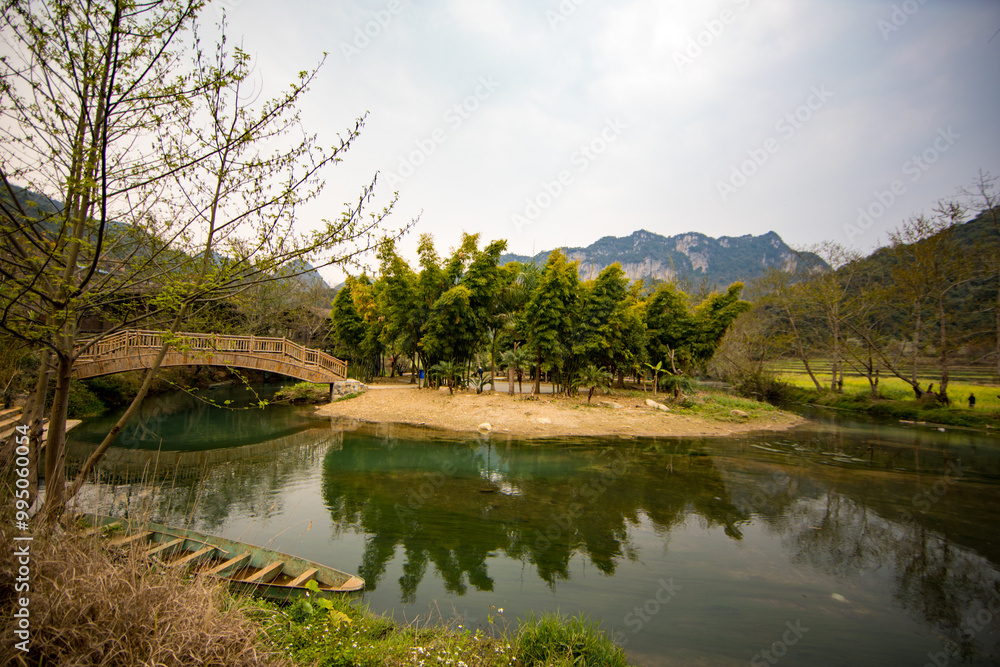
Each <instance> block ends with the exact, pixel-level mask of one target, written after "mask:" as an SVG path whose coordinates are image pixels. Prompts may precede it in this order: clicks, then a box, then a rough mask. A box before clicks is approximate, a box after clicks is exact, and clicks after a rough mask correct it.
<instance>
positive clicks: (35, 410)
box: [11, 348, 52, 507]
mask: <svg viewBox="0 0 1000 667" xmlns="http://www.w3.org/2000/svg"><path fill="white" fill-rule="evenodd" d="M51 361H52V352H51V350H49V349H48V348H46V349H44V350H42V359H41V364H39V366H38V378H37V379H36V380H35V388H34V389H33V390H32V393H31V394H30V395H29V396H28V402H27V403H26V404H25V406H24V412H23V413H22V414H21V419H22V421H23V422H24V423H25V424H26V425H27V426H28V450H29V451H28V458H29V460H30V463H29V464H28V507H32V506H33V505H34V504H35V501H37V500H38V469H39V465H38V464H39V463H40V456H39V455H40V453H41V451H40V450H41V445H42V414H43V413H44V412H45V394H46V393H48V392H47V389H48V387H49V375H50V374H51V373H52V366H51ZM11 460H13V458H11Z"/></svg>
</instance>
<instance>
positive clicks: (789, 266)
mask: <svg viewBox="0 0 1000 667" xmlns="http://www.w3.org/2000/svg"><path fill="white" fill-rule="evenodd" d="M562 250H563V252H564V253H565V254H566V256H567V257H569V259H570V260H571V261H576V262H579V271H580V276H581V277H582V278H584V279H589V278H592V277H595V276H596V275H597V274H598V273H600V272H601V271H602V270H604V269H605V268H606V267H608V266H610V265H611V264H614V263H616V262H617V263H618V264H621V266H622V269H623V270H624V271H625V274H626V275H627V276H628V277H629V279H630V280H639V279H641V278H653V279H656V280H696V281H699V282H701V281H707V282H709V283H712V284H715V285H716V286H724V285H729V284H731V283H733V282H736V281H738V280H742V281H744V282H746V281H749V280H753V279H754V278H757V277H758V276H760V275H762V274H763V273H764V271H765V270H766V269H768V268H771V267H777V268H779V269H782V270H784V271H793V270H794V269H795V268H796V266H797V265H798V262H799V256H798V254H797V253H796V252H795V251H794V250H792V249H791V248H790V247H788V245H787V244H785V242H784V241H783V240H782V238H781V237H780V236H779V235H778V234H777V233H775V232H773V231H772V232H768V233H766V234H762V235H760V236H753V235H751V234H745V235H743V236H723V237H721V238H713V237H711V236H706V235H705V234H702V233H700V232H695V231H691V232H687V233H684V234H676V235H674V236H669V237H668V236H662V235H660V234H656V233H655V232H651V231H649V230H646V229H639V230H636V231H634V232H632V233H631V234H630V235H628V236H625V237H620V238H619V237H615V236H605V237H603V238H601V239H598V240H597V241H595V242H594V243H592V244H591V245H589V246H587V247H586V248H562ZM550 252H551V251H545V252H540V253H538V254H537V255H535V256H534V257H527V256H524V255H504V256H502V257H501V258H500V259H501V261H502V262H510V261H520V262H535V263H537V264H540V265H544V264H545V262H546V261H547V260H548V256H549V254H550ZM810 261H811V262H812V261H819V258H816V257H811V258H810Z"/></svg>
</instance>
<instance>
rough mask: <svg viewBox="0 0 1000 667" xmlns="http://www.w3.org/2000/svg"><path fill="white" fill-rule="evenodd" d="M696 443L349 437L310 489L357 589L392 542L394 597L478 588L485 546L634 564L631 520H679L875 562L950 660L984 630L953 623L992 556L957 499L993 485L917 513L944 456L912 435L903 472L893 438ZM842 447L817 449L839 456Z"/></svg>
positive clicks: (808, 562) (539, 565) (484, 582)
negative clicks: (352, 549)
mask: <svg viewBox="0 0 1000 667" xmlns="http://www.w3.org/2000/svg"><path fill="white" fill-rule="evenodd" d="M710 444H713V443H709V442H708V441H698V440H686V441H681V440H661V441H656V440H617V441H613V442H610V443H609V442H607V441H605V442H604V444H603V445H602V444H599V443H598V442H597V441H591V442H590V443H589V444H580V443H579V441H576V442H569V441H562V442H549V443H544V444H540V445H539V444H524V443H516V442H506V443H505V442H503V441H499V442H498V441H497V439H496V438H494V439H492V440H491V439H489V438H485V437H479V438H474V439H469V440H453V441H449V440H447V439H444V438H438V439H431V440H429V441H428V440H416V439H408V438H406V437H400V435H399V433H394V434H393V435H392V436H387V435H385V434H384V433H383V436H382V437H371V436H369V435H365V434H360V433H359V434H348V435H347V436H346V437H345V443H344V447H343V448H342V449H338V450H331V451H330V452H329V453H328V454H327V455H326V457H325V460H324V468H325V470H324V475H323V497H324V500H325V502H326V504H327V506H328V508H329V510H330V513H331V516H332V519H333V521H334V523H335V524H339V525H350V526H353V527H355V528H357V529H360V530H362V531H364V532H365V533H366V534H367V536H368V538H367V541H366V545H365V551H364V556H363V560H362V563H361V566H360V574H361V576H363V577H365V579H366V581H367V582H368V586H369V588H370V589H375V588H376V587H378V586H379V585H380V584H382V583H384V582H382V579H383V577H384V574H385V572H386V570H387V567H388V564H389V562H390V561H392V560H393V559H394V558H395V557H396V556H397V551H401V552H402V559H403V561H404V562H403V565H402V571H403V575H402V576H401V577H400V579H399V586H400V593H401V598H402V601H403V602H404V603H405V602H410V601H412V600H414V598H415V594H416V590H417V587H418V585H419V584H420V582H421V580H422V579H423V578H424V577H425V576H426V574H427V572H428V565H429V564H430V565H433V567H434V569H435V570H436V571H437V573H438V574H439V576H440V577H441V579H442V580H443V582H444V585H445V588H446V590H447V591H449V592H450V593H452V594H455V595H463V594H464V593H465V592H466V589H467V587H470V586H471V587H472V588H474V589H476V590H479V591H491V590H493V586H494V582H493V580H492V579H491V577H490V575H489V570H488V562H489V559H490V558H491V557H494V556H497V555H499V554H503V555H505V556H507V557H509V558H513V559H518V560H520V561H521V562H522V563H525V564H530V565H533V566H534V568H535V570H536V572H537V574H538V576H539V577H540V578H541V579H542V580H543V581H544V582H545V583H546V584H547V585H548V586H550V587H555V586H556V583H557V582H558V581H559V580H565V579H568V578H569V577H570V570H569V564H570V562H571V559H572V558H573V557H574V555H576V554H582V555H584V556H585V557H586V559H587V560H588V561H589V562H590V563H591V564H593V565H594V566H595V567H596V568H597V569H598V570H599V571H601V572H602V573H605V574H608V575H612V574H614V572H615V568H616V565H617V564H618V563H619V562H621V561H622V560H623V559H628V560H635V559H636V558H637V557H638V554H637V550H636V547H635V546H634V544H633V540H632V535H633V532H634V530H635V529H636V528H638V527H639V526H640V525H641V524H644V523H645V524H647V525H648V526H649V527H650V528H651V529H652V530H654V531H656V533H658V534H659V535H661V536H662V537H663V540H664V542H668V541H669V537H670V533H671V530H672V529H674V528H675V527H677V526H679V525H680V524H682V523H684V522H689V521H692V520H695V521H697V522H699V523H700V524H701V525H702V526H703V527H705V528H711V527H715V526H719V527H721V528H722V529H723V530H724V532H725V534H726V535H727V536H728V537H729V538H730V539H731V540H734V541H738V540H741V539H742V530H743V528H744V527H745V526H746V525H748V524H750V523H751V522H760V523H761V524H763V525H765V526H767V527H768V528H767V529H768V530H769V531H772V532H773V533H775V534H776V535H777V536H778V537H779V538H780V540H781V543H782V545H783V548H784V549H785V550H786V551H787V552H788V553H789V554H790V557H791V559H792V562H793V563H796V564H799V565H804V566H808V567H810V568H813V569H815V570H817V571H819V572H822V573H825V574H829V575H832V576H834V577H840V578H848V579H853V580H859V579H861V578H863V577H865V576H866V574H868V573H872V572H877V571H881V570H884V569H888V570H889V571H890V572H891V576H890V577H889V580H890V581H891V582H892V587H893V590H892V591H891V592H890V594H891V596H892V598H893V599H894V600H895V601H896V602H897V603H898V604H899V605H901V606H902V607H903V608H905V609H907V610H908V611H909V613H910V614H911V615H912V616H913V617H915V618H917V619H920V620H921V621H922V622H924V623H926V624H929V625H930V626H932V627H933V628H934V629H935V631H937V632H939V633H941V635H942V636H943V637H945V638H947V639H949V640H950V641H953V642H955V643H956V645H957V646H959V647H960V653H961V656H962V657H963V658H964V659H971V658H973V657H974V656H975V654H976V650H977V649H976V646H977V642H979V644H980V645H981V644H982V643H983V641H982V640H983V639H984V638H983V637H982V636H979V637H976V636H974V634H975V633H970V632H968V622H967V621H968V618H969V616H970V614H972V615H974V614H975V613H976V612H977V611H978V610H979V609H980V608H982V607H983V606H984V605H985V604H986V603H987V602H989V601H991V600H993V599H994V598H996V597H997V595H998V590H1000V577H998V574H997V568H996V565H995V561H993V560H991V559H990V558H988V557H984V556H983V555H981V554H978V553H976V551H977V550H981V549H982V548H983V547H984V546H987V545H984V544H983V543H982V541H980V540H978V539H976V538H975V537H974V536H975V535H977V534H980V528H979V527H978V526H971V525H969V521H970V517H969V511H968V508H969V507H971V506H973V505H980V506H981V505H982V503H983V502H984V495H983V494H984V493H985V494H986V496H988V497H989V499H990V500H988V501H987V502H988V503H990V504H992V506H994V507H995V505H996V496H997V490H996V488H995V487H994V486H989V487H986V488H985V490H984V489H983V488H979V489H971V488H969V486H968V485H967V484H971V483H972V481H973V480H971V479H968V480H962V481H961V483H956V484H955V485H954V487H953V488H951V489H949V493H948V494H947V496H946V497H944V498H942V499H941V500H940V502H937V503H936V504H934V505H933V506H931V507H930V508H929V511H928V512H916V511H915V510H914V508H913V498H914V496H915V494H917V493H918V492H919V490H920V489H923V488H925V487H926V486H927V485H928V484H932V483H933V482H934V481H935V479H937V476H938V475H940V474H941V473H940V470H941V469H940V468H938V469H937V470H935V465H942V464H943V462H945V461H947V460H948V452H947V449H946V448H945V449H944V450H943V449H942V448H941V447H940V446H937V447H935V448H926V447H924V445H918V448H920V449H921V454H919V455H918V454H913V456H914V457H915V458H916V460H920V456H921V455H922V457H923V459H922V461H921V462H920V466H921V467H922V472H923V474H921V475H914V474H912V471H908V470H905V467H904V469H900V466H903V465H904V464H903V463H902V462H901V459H900V453H899V451H898V449H899V448H898V447H895V448H892V447H887V448H880V447H877V446H876V447H873V446H871V445H869V446H868V447H867V448H865V453H866V454H867V455H868V459H867V460H863V459H859V458H855V460H854V461H853V462H852V464H853V466H854V467H853V468H850V469H849V468H847V467H846V464H845V466H831V465H827V466H823V465H815V464H813V462H812V460H811V457H812V455H814V454H815V455H816V456H819V454H820V450H823V449H828V448H829V447H830V443H829V441H823V442H822V443H819V444H817V443H813V445H815V446H810V444H809V443H808V442H805V443H803V442H796V443H795V448H792V447H789V448H787V450H781V453H782V456H772V457H770V458H771V459H774V460H772V461H768V460H766V459H767V457H766V456H765V457H764V458H763V459H762V458H760V457H758V456H757V454H758V452H755V451H753V450H752V449H748V448H747V447H746V446H745V445H744V446H743V447H741V448H734V447H729V450H730V452H729V453H728V454H721V453H718V452H719V450H720V448H719V447H715V448H714V449H715V451H716V453H715V455H709V451H710V450H711V449H713V448H712V447H709V446H708V445H710ZM844 444H845V446H846V443H844ZM778 446H780V445H775V444H774V443H771V445H769V446H768V448H770V449H773V448H774V447H778ZM722 449H725V448H722ZM849 449H850V447H849V446H848V449H847V450H845V449H844V448H841V449H839V450H838V451H837V452H823V454H824V455H826V456H832V455H836V456H838V457H840V458H841V459H842V460H843V461H848V459H849V458H850V457H851V456H852V455H853V454H854V452H852V451H849ZM788 454H795V455H796V456H798V457H799V459H798V460H792V461H790V460H789V459H788V456H787V455H788ZM935 461H936V463H935ZM995 463H996V461H995V459H993V458H990V457H987V458H986V460H983V461H978V466H979V474H987V475H992V474H993V472H992V471H993V468H994V467H995ZM983 466H985V467H986V468H987V469H988V470H986V471H984V470H982V468H983ZM973 514H974V513H973ZM993 516H996V515H995V514H994V515H993ZM904 517H905V520H902V519H903V518H904ZM941 527H945V528H944V529H943V530H941V529H940V528H941ZM935 528H938V530H936V529H935ZM954 534H959V535H963V536H965V537H966V538H967V539H966V540H965V542H966V544H965V545H961V544H956V543H955V541H954V539H953V537H952V535H954ZM987 550H989V549H987ZM977 605H978V606H977ZM995 649H996V647H989V646H988V647H986V648H985V649H982V648H981V649H979V650H980V651H981V650H986V651H987V652H988V653H989V654H993V652H994V651H995Z"/></svg>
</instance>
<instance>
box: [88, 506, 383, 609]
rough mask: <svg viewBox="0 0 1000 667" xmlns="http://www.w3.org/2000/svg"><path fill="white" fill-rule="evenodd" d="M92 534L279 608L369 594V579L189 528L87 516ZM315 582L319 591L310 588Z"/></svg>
mask: <svg viewBox="0 0 1000 667" xmlns="http://www.w3.org/2000/svg"><path fill="white" fill-rule="evenodd" d="M85 519H86V520H87V522H88V523H89V524H90V525H91V526H92V527H91V528H90V529H89V531H88V532H93V533H97V534H101V535H105V536H108V538H109V539H110V541H111V543H112V544H117V545H121V546H125V545H128V544H133V543H137V544H140V545H141V546H142V548H143V549H144V552H145V554H146V555H147V556H149V557H151V558H156V559H158V560H160V561H162V562H163V563H164V564H165V565H167V566H168V567H183V568H187V569H190V570H191V571H192V572H194V573H195V574H196V575H200V576H207V577H211V578H215V579H219V580H222V581H225V582H226V583H227V584H228V585H229V587H230V589H231V590H233V591H234V592H239V593H248V594H251V595H256V596H259V597H264V598H268V599H270V600H275V601H278V602H285V601H292V600H296V599H298V598H303V597H317V596H318V597H332V596H335V595H342V594H345V593H357V592H360V591H362V590H364V586H365V582H364V579H362V578H360V577H358V576H355V575H352V574H348V573H347V572H342V571H340V570H337V569H334V568H332V567H329V566H326V565H322V564H320V563H316V562H313V561H309V560H306V559H304V558H299V557H297V556H292V555H290V554H286V553H281V552H278V551H274V550H273V549H268V548H266V547H260V546H257V545H253V544H249V543H246V542H239V541H236V540H229V539H226V538H223V537H217V536H215V535H208V534H206V533H201V532H198V531H195V530H190V529H187V528H176V527H173V526H166V525H163V524H158V523H153V522H148V521H147V522H138V521H134V520H129V519H120V518H115V517H106V516H96V515H87V516H85ZM310 581H315V582H316V587H318V591H317V590H316V587H313V586H310V587H307V584H308V582H310Z"/></svg>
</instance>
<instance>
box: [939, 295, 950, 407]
mask: <svg viewBox="0 0 1000 667" xmlns="http://www.w3.org/2000/svg"><path fill="white" fill-rule="evenodd" d="M938 320H939V321H940V323H941V343H940V345H941V362H940V363H941V387H940V389H938V396H939V398H940V400H941V402H942V403H944V404H945V405H947V404H949V403H951V400H950V399H949V398H948V322H947V320H945V314H944V294H943V293H939V294H938Z"/></svg>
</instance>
